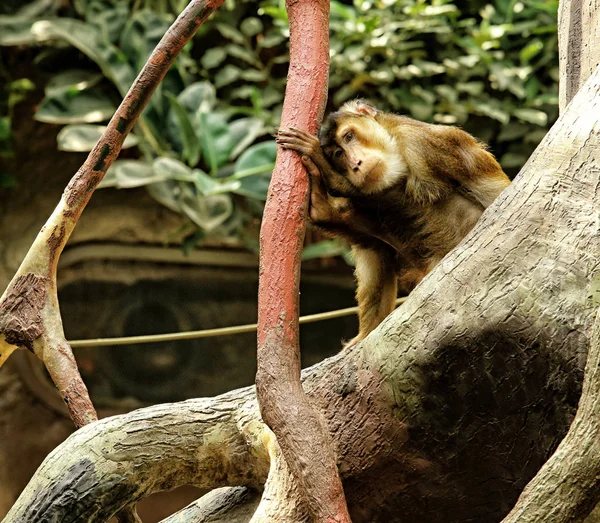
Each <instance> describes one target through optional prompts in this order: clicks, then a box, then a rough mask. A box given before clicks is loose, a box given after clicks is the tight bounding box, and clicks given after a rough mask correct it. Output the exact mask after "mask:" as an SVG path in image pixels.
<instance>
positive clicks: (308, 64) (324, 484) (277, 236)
mask: <svg viewBox="0 0 600 523" xmlns="http://www.w3.org/2000/svg"><path fill="white" fill-rule="evenodd" d="M286 6H287V11H288V15H289V20H290V69H289V73H288V79H287V89H286V96H285V101H284V105H283V113H282V117H281V125H282V127H297V128H300V129H305V130H308V131H309V132H311V133H313V134H316V132H317V129H318V126H319V124H320V122H321V120H322V119H323V112H324V109H325V103H326V96H327V78H328V74H329V2H328V1H327V0H288V2H287V4H286ZM308 189H309V187H308V177H307V175H306V173H305V171H304V168H303V167H302V164H301V162H300V159H299V157H298V155H297V154H295V153H292V152H291V151H285V150H282V149H279V150H278V154H277V162H276V164H275V169H274V171H273V176H272V179H271V184H270V187H269V195H268V198H267V203H266V206H265V211H264V216H263V221H262V227H261V235H260V247H261V250H260V252H261V257H260V277H259V297H258V369H257V375H256V387H257V394H258V399H259V404H260V408H261V413H262V416H263V418H264V420H265V422H266V423H267V425H268V426H269V427H270V428H271V429H272V430H273V432H274V433H275V435H276V437H277V442H278V448H277V449H276V450H274V449H272V450H271V457H272V467H271V473H270V474H271V475H270V478H269V483H268V487H267V493H266V495H265V496H264V497H263V503H261V506H260V507H259V510H258V513H259V514H261V516H258V515H257V516H256V518H254V519H253V521H259V520H261V521H263V520H265V521H266V520H271V519H270V518H276V517H279V518H283V519H286V518H288V519H289V518H294V517H295V516H296V514H295V512H294V513H293V514H292V513H290V514H288V513H286V514H285V517H284V514H282V513H281V512H280V511H281V510H282V507H283V506H284V505H283V503H282V501H283V500H284V499H285V497H287V496H288V495H289V494H290V492H288V490H289V489H292V490H294V483H297V485H298V486H299V492H300V494H301V495H302V496H303V497H305V499H306V500H307V502H308V503H307V506H308V509H309V511H310V513H311V514H312V515H313V517H314V520H315V521H319V522H321V521H322V522H349V515H348V509H347V507H346V502H345V499H344V491H343V489H342V484H341V481H340V477H339V474H338V470H337V468H336V459H335V455H334V452H333V444H332V442H331V439H330V437H329V430H328V429H327V427H326V425H325V422H324V419H323V418H322V416H321V415H320V413H318V412H317V411H315V410H314V409H313V407H312V406H311V404H310V401H309V399H308V398H307V396H306V394H305V393H304V391H303V389H302V384H301V382H300V346H299V339H298V336H299V329H298V317H299V309H298V306H299V300H298V296H299V284H300V261H301V254H302V245H303V243H304V233H305V228H306V215H307V210H308ZM279 449H281V450H279ZM280 452H282V453H283V458H282V457H281V456H280ZM284 460H285V462H286V463H287V465H286V463H284ZM288 467H289V471H288ZM290 473H291V475H290ZM273 475H275V477H274V476H273ZM284 478H285V480H284ZM280 482H281V484H280ZM284 485H285V486H284ZM282 492H283V494H282ZM272 496H273V497H272ZM282 496H283V497H282ZM294 499H296V496H294ZM289 506H290V507H291V506H292V505H291V504H289ZM274 510H275V511H274ZM278 511H279V514H278ZM300 512H302V510H300ZM290 520H291V519H290Z"/></svg>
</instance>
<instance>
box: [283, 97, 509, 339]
mask: <svg viewBox="0 0 600 523" xmlns="http://www.w3.org/2000/svg"><path fill="white" fill-rule="evenodd" d="M277 141H278V143H279V144H280V145H282V146H283V147H285V148H288V149H292V150H295V151H297V152H299V153H301V154H302V155H303V156H302V162H303V163H304V165H305V166H306V168H307V170H308V172H309V175H310V178H311V210H310V217H311V220H312V221H313V222H314V223H316V224H317V225H319V226H320V227H322V228H323V229H325V230H326V231H328V232H329V233H330V234H332V235H333V236H338V237H341V238H343V239H345V240H346V241H347V242H348V243H350V244H351V245H352V246H353V252H354V255H355V258H356V275H357V280H358V290H357V295H356V297H357V301H358V304H359V319H360V331H359V333H358V336H357V337H356V338H355V339H354V342H356V341H358V340H361V339H363V338H364V337H365V336H366V335H367V334H368V333H369V332H371V331H372V330H373V329H374V328H375V327H376V326H377V325H378V324H379V323H380V322H381V321H382V320H383V318H385V316H387V315H388V314H389V313H390V312H391V310H392V309H393V302H394V299H395V297H396V292H397V286H398V284H399V285H400V288H401V290H403V291H405V292H409V291H410V290H412V288H413V287H414V286H415V285H417V284H418V283H419V282H420V281H421V279H422V278H423V277H424V276H425V275H426V274H427V273H428V272H429V271H430V270H431V269H432V268H433V267H434V266H435V265H436V264H437V263H438V262H439V261H440V260H441V259H442V258H443V257H444V256H445V255H446V254H447V253H448V252H449V251H450V250H451V249H453V248H454V247H456V245H458V243H459V242H460V241H461V240H462V239H463V238H464V236H465V235H466V234H467V233H468V232H469V231H470V230H471V229H472V227H473V226H474V225H475V223H476V222H477V220H478V219H479V217H480V216H481V213H482V212H483V210H484V209H485V208H486V207H488V206H489V205H490V204H491V203H492V201H493V200H494V199H495V198H496V197H497V196H498V194H500V192H502V190H503V189H504V188H505V187H507V186H508V185H509V183H510V181H509V179H508V177H507V176H506V174H504V172H503V171H502V168H501V167H500V165H499V164H498V162H497V161H496V159H495V158H494V156H493V155H492V154H491V153H490V152H489V151H488V150H487V148H486V147H485V145H483V144H482V143H480V142H478V141H477V140H476V139H475V138H473V137H472V136H471V135H469V134H468V133H466V132H464V131H462V130H461V129H458V128H456V127H449V126H442V125H432V124H426V123H423V122H418V121H416V120H413V119H411V118H407V117H405V116H398V115H394V114H389V113H383V112H381V111H378V110H377V109H375V108H374V107H373V106H371V105H368V104H365V103H364V102H361V101H354V102H349V103H348V104H346V105H344V106H343V107H342V108H341V109H340V111H338V112H335V113H332V114H331V115H330V116H329V118H328V119H327V121H326V122H325V123H324V124H323V126H322V128H321V140H320V142H319V140H318V139H317V138H316V137H314V136H311V135H309V134H308V133H305V132H303V131H299V130H296V129H290V130H285V131H280V132H279V133H278V135H277Z"/></svg>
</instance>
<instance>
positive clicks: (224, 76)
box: [215, 64, 242, 87]
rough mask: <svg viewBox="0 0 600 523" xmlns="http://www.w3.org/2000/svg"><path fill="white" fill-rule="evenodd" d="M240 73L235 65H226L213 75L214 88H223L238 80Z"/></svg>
mask: <svg viewBox="0 0 600 523" xmlns="http://www.w3.org/2000/svg"><path fill="white" fill-rule="evenodd" d="M241 73H242V71H241V69H240V68H239V67H236V66H235V65H231V64H228V65H226V66H225V67H223V69H221V70H220V71H219V72H218V73H217V74H216V75H215V87H224V86H226V85H229V84H231V83H233V82H235V81H236V80H238V79H239V78H240V75H241Z"/></svg>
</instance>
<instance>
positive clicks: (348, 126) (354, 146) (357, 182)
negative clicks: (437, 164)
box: [320, 100, 408, 194]
mask: <svg viewBox="0 0 600 523" xmlns="http://www.w3.org/2000/svg"><path fill="white" fill-rule="evenodd" d="M381 114H383V113H380V112H379V111H378V110H377V109H376V108H375V107H373V106H372V105H370V104H368V103H366V102H363V101H362V100H354V101H351V102H347V103H346V104H344V105H343V106H342V107H341V108H340V110H339V111H336V112H335V113H331V114H330V115H329V116H328V118H327V120H326V121H325V123H324V124H323V125H322V127H321V132H320V140H321V148H322V149H323V154H324V155H325V156H326V157H327V158H328V159H329V161H330V163H331V164H332V166H333V167H334V168H335V170H336V171H337V172H339V173H342V174H345V175H346V176H347V178H348V180H349V181H350V182H351V183H352V184H353V185H354V186H355V187H357V188H359V189H361V191H362V192H364V193H365V194H369V193H375V192H378V191H381V190H383V189H385V188H387V187H389V186H390V185H393V184H394V183H395V182H396V181H397V180H398V178H399V177H401V176H403V175H405V174H407V170H408V168H407V166H406V164H405V163H404V160H403V159H402V155H401V154H400V153H399V150H398V144H397V142H396V139H395V137H394V136H393V135H392V134H391V133H390V132H389V131H388V130H387V129H386V127H385V126H384V125H382V122H381V121H379V119H378V118H379V116H380V115H381Z"/></svg>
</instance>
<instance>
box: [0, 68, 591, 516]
mask: <svg viewBox="0 0 600 523" xmlns="http://www.w3.org/2000/svg"><path fill="white" fill-rule="evenodd" d="M598 91H600V73H598V72H597V73H595V74H594V75H593V77H592V78H590V80H589V82H588V83H587V84H586V86H585V87H584V88H583V89H582V91H581V92H580V93H579V94H578V95H577V96H576V97H575V98H574V99H573V101H572V102H571V103H570V104H569V107H568V109H567V110H566V111H565V113H564V114H563V115H562V116H561V118H560V119H559V121H558V122H557V123H556V124H555V125H554V126H553V128H552V129H551V131H550V132H549V133H548V135H547V136H546V138H545V139H544V141H543V142H542V144H541V145H540V147H539V148H538V150H537V151H536V152H535V154H534V155H533V156H532V158H531V159H530V160H529V162H528V163H527V165H526V166H525V167H524V169H523V171H522V172H521V173H520V174H519V176H518V177H517V179H516V180H515V181H514V182H513V184H512V185H511V186H510V187H509V188H508V189H507V190H506V191H505V192H504V193H503V194H502V195H501V196H500V197H499V198H498V200H497V201H496V202H495V203H494V204H493V205H492V206H490V207H489V208H488V209H487V210H486V211H485V212H484V214H483V216H482V219H481V220H480V222H479V224H478V225H477V226H476V227H475V229H474V230H473V231H472V233H471V234H470V235H469V236H468V237H467V238H466V239H465V240H464V241H463V242H462V243H461V245H459V246H458V247H457V249H455V250H454V251H452V252H451V253H450V254H449V255H448V256H447V257H446V258H445V259H444V260H443V261H442V262H441V264H440V265H439V266H438V267H437V268H436V269H434V270H433V271H432V272H431V273H430V274H429V275H428V276H427V277H426V278H425V279H424V280H423V282H422V283H421V284H420V285H419V286H418V287H417V288H416V289H415V290H414V291H413V292H412V293H411V295H410V297H409V299H408V300H407V301H406V302H405V303H404V305H403V306H402V307H400V308H399V309H397V310H396V311H395V312H394V313H393V314H392V315H391V316H390V317H388V318H387V319H386V320H385V321H384V322H383V323H382V325H381V326H380V327H379V328H378V329H376V330H375V331H374V332H373V333H372V334H371V335H370V336H369V337H368V338H367V339H366V340H365V341H364V342H363V343H361V344H359V345H358V346H357V347H355V348H354V349H352V350H347V351H344V352H343V353H341V354H339V355H338V356H336V357H334V358H330V359H328V360H326V361H324V362H323V363H321V364H320V365H318V366H316V367H314V368H312V369H310V370H309V371H307V372H305V373H304V378H303V386H304V389H305V390H306V392H307V394H308V395H309V398H310V400H311V402H312V403H313V405H315V406H316V408H317V409H318V410H319V411H320V413H321V414H322V415H323V416H324V418H325V419H326V422H327V427H328V428H329V430H330V432H331V438H332V440H333V441H334V445H335V455H336V456H337V464H338V468H339V470H340V474H341V476H342V479H343V484H344V489H345V493H346V499H347V501H348V507H349V510H350V515H351V517H352V521H353V522H354V523H359V522H372V521H381V522H390V523H392V522H402V523H407V522H411V523H412V522H415V521H419V522H424V523H428V522H444V523H452V522H464V521H474V522H486V523H489V522H493V521H500V520H502V518H503V517H504V516H505V515H506V514H507V513H508V512H509V511H510V509H511V508H512V507H513V506H514V504H515V502H516V500H517V497H518V496H519V494H520V492H521V491H522V489H523V488H524V486H525V485H526V484H527V482H528V481H529V480H530V479H531V478H532V477H533V476H534V475H535V473H536V472H537V471H538V470H539V469H540V467H541V466H542V465H543V464H544V462H545V461H546V460H547V459H548V457H549V456H550V455H551V453H552V452H553V451H554V449H555V448H556V447H557V445H558V442H559V441H560V440H561V439H562V438H563V437H564V435H565V434H566V432H567V430H568V427H569V425H570V423H571V421H572V418H573V414H574V412H575V410H576V406H577V402H578V398H579V394H580V390H581V383H582V378H583V372H582V371H583V367H584V362H585V359H586V351H587V347H588V344H589V338H590V331H591V327H592V323H593V318H594V316H595V313H596V309H597V303H598V288H599V286H598V283H597V280H598V278H599V272H598V263H597V260H598V259H599V256H600V237H599V235H598V223H600V206H599V204H598V201H599V200H598V196H599V192H600V165H599V163H600V159H599V158H598V153H597V151H598V150H599V147H600V110H599V109H600V108H599V107H598V105H599V104H600V98H598ZM223 405H228V407H223ZM217 413H218V414H217ZM207 416H211V418H210V419H208V418H207ZM212 416H215V418H212ZM217 420H218V424H219V428H218V430H217V429H216V428H215V423H216V422H217ZM182 430H183V431H184V433H183V435H182ZM270 434H271V433H270V431H268V430H267V429H266V428H265V427H264V425H263V423H262V422H261V420H260V417H259V414H258V410H257V408H256V402H255V399H254V393H253V390H252V389H244V390H242V391H236V392H233V393H231V394H229V395H226V396H224V397H220V398H215V399H213V400H194V401H188V402H184V403H181V404H176V405H167V406H161V407H151V408H149V409H142V410H140V411H136V412H134V413H130V414H127V415H124V416H118V417H114V418H111V419H109V420H105V421H100V422H97V423H94V424H92V425H90V426H87V427H85V428H84V429H82V430H80V431H79V432H78V433H76V434H75V435H73V436H71V437H70V438H69V439H68V440H67V441H66V442H65V443H64V444H63V445H61V446H60V447H59V448H58V449H57V450H56V451H55V452H53V453H52V454H51V455H50V456H49V457H48V458H47V459H46V461H45V462H44V463H43V464H42V466H41V467H40V469H39V470H38V472H37V473H36V475H35V476H34V478H33V479H32V481H31V482H30V484H29V486H28V487H27V489H26V490H25V491H24V492H23V494H22V495H21V497H20V498H19V500H18V501H17V503H16V504H15V506H14V507H13V509H12V510H11V512H10V513H9V515H8V516H7V518H6V519H5V521H6V522H17V521H19V522H20V521H29V520H34V521H35V520H36V518H35V517H34V518H33V519H28V518H30V516H32V515H35V516H36V517H37V518H38V520H43V518H42V516H43V517H47V518H48V521H78V522H86V521H106V519H107V518H108V516H109V515H110V514H112V513H114V512H116V511H117V510H118V509H119V508H120V507H122V506H124V505H126V504H127V503H129V502H131V501H133V500H136V499H139V498H140V497H143V496H146V495H149V494H150V493H151V492H154V491H156V490H160V489H162V488H174V487H176V486H179V485H183V484H195V485H199V486H203V487H206V488H214V487H220V486H223V485H227V484H228V485H247V486H251V487H254V488H260V487H261V486H262V485H264V484H265V482H266V479H267V469H268V467H269V462H270V460H269V452H270V451H271V448H270V446H269V443H270V438H271V437H272V436H271V435H270ZM84 440H85V441H84ZM78 470H79V471H81V473H76V471H78ZM58 478H61V480H60V482H58ZM157 478H160V479H157ZM82 484H83V485H85V486H86V488H85V494H86V495H85V496H84V495H75V496H73V495H71V496H69V495H68V493H69V492H79V490H80V487H79V485H82ZM572 488H575V487H574V486H572ZM73 489H74V490H73ZM280 503H281V504H282V505H283V506H282V507H281V508H282V510H292V509H293V508H294V507H291V508H290V507H286V506H285V505H286V501H285V500H282V501H280ZM291 503H292V504H293V503H294V500H293V499H292V501H291ZM98 507H100V508H98ZM42 509H43V510H42ZM44 510H45V511H46V512H44ZM283 513H285V512H283ZM73 515H75V516H73ZM51 516H52V517H53V518H55V519H52V517H51ZM73 518H75V519H73ZM541 520H547V519H545V518H542V519H541ZM297 521H305V520H304V519H298V520H297ZM290 523H294V520H290Z"/></svg>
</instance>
